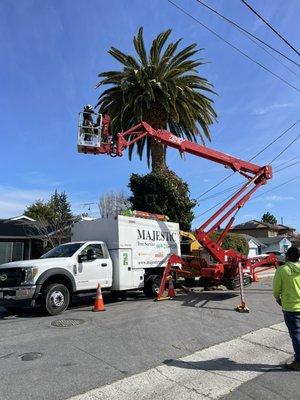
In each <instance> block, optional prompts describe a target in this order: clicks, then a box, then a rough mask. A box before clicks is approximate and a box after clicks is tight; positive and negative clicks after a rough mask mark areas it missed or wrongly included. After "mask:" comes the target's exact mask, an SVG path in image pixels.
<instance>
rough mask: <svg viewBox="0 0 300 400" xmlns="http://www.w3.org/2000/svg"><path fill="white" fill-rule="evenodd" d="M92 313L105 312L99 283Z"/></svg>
mask: <svg viewBox="0 0 300 400" xmlns="http://www.w3.org/2000/svg"><path fill="white" fill-rule="evenodd" d="M93 311H95V312H96V311H105V307H104V302H103V297H102V292H101V286H100V283H98V287H97V294H96V300H95V305H94V307H93Z"/></svg>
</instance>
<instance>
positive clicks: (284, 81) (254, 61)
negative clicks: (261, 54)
mask: <svg viewBox="0 0 300 400" xmlns="http://www.w3.org/2000/svg"><path fill="white" fill-rule="evenodd" d="M167 1H168V2H169V3H170V4H172V5H173V6H174V7H176V8H177V9H178V10H180V11H181V12H182V13H183V14H185V15H187V16H188V17H190V18H192V19H193V20H194V21H196V22H197V23H198V24H200V25H201V26H203V28H205V29H206V30H208V31H209V32H211V33H212V34H213V35H214V36H216V37H217V38H219V39H220V40H222V41H223V42H225V43H226V44H228V46H230V47H232V48H233V49H235V50H236V51H238V52H239V53H240V54H242V55H243V56H244V57H246V58H247V59H248V60H250V61H252V62H253V63H255V64H256V65H258V66H260V67H261V68H263V69H264V70H265V71H267V72H268V73H269V74H271V75H272V76H274V77H275V78H277V79H279V80H280V81H282V82H283V83H285V84H286V85H288V86H289V87H291V88H292V89H294V90H296V91H297V92H300V89H299V88H298V87H296V86H294V85H293V84H292V83H290V82H288V81H287V80H286V79H284V78H282V77H281V76H280V75H277V74H276V73H275V72H273V71H271V70H270V69H269V68H268V67H266V66H265V65H263V64H262V63H260V62H259V61H256V60H255V59H254V58H252V57H251V56H249V55H248V54H247V53H245V52H244V51H243V50H241V49H240V48H238V47H237V46H235V45H234V44H232V43H231V42H229V41H228V40H227V39H224V38H223V37H222V36H221V35H219V34H218V33H217V32H216V31H214V30H213V29H211V28H209V27H208V26H207V25H205V24H203V23H202V22H201V21H199V19H197V18H195V17H194V16H193V15H192V14H190V13H188V12H187V11H186V10H185V9H183V8H182V7H180V6H179V5H178V4H176V3H174V2H173V1H172V0H167Z"/></svg>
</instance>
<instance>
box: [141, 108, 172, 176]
mask: <svg viewBox="0 0 300 400" xmlns="http://www.w3.org/2000/svg"><path fill="white" fill-rule="evenodd" d="M152 111H153V110H152ZM151 117H152V118H151ZM146 121H147V122H148V124H149V125H151V126H152V128H153V129H166V125H167V122H166V118H165V116H164V115H163V117H162V118H159V115H158V110H155V109H154V118H153V115H150V116H149V118H147V119H146ZM149 141H150V155H151V169H152V172H157V171H161V170H166V169H167V164H166V149H165V146H164V145H162V144H161V143H159V142H158V141H157V140H156V139H154V138H149Z"/></svg>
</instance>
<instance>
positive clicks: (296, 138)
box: [270, 134, 300, 164]
mask: <svg viewBox="0 0 300 400" xmlns="http://www.w3.org/2000/svg"><path fill="white" fill-rule="evenodd" d="M299 138H300V134H299V135H298V136H296V137H295V139H293V140H292V141H291V142H290V143H289V144H288V145H287V146H285V148H284V149H283V150H282V151H281V152H280V153H278V154H277V156H275V157H274V158H273V159H272V161H270V164H272V163H273V162H274V161H275V160H277V159H278V158H279V157H280V156H281V155H282V154H283V153H285V152H286V151H287V149H288V148H290V147H291V146H292V144H294V143H295V142H296V141H297V140H298V139H299Z"/></svg>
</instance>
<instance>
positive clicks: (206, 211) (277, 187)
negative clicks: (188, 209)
mask: <svg viewBox="0 0 300 400" xmlns="http://www.w3.org/2000/svg"><path fill="white" fill-rule="evenodd" d="M299 178H300V175H298V176H296V177H294V178H292V179H289V180H288V181H286V182H284V183H282V184H280V185H278V186H275V187H274V188H271V189H269V190H267V191H265V192H263V193H261V194H259V195H257V196H253V199H256V198H258V197H261V196H264V195H265V194H266V193H269V192H272V191H274V190H276V189H279V188H280V187H283V186H285V185H287V184H288V183H290V182H293V181H295V180H297V179H299ZM230 197H231V194H230V195H229V196H227V197H225V198H224V199H222V200H221V201H219V202H218V203H217V204H215V205H213V206H212V207H210V208H208V209H207V210H205V211H203V212H202V213H201V214H198V215H196V216H195V218H194V220H196V219H198V218H200V217H202V216H203V215H205V214H207V213H208V212H209V211H211V210H213V209H214V208H216V207H218V206H219V205H221V204H223V203H224V202H225V201H226V200H229V199H230Z"/></svg>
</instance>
